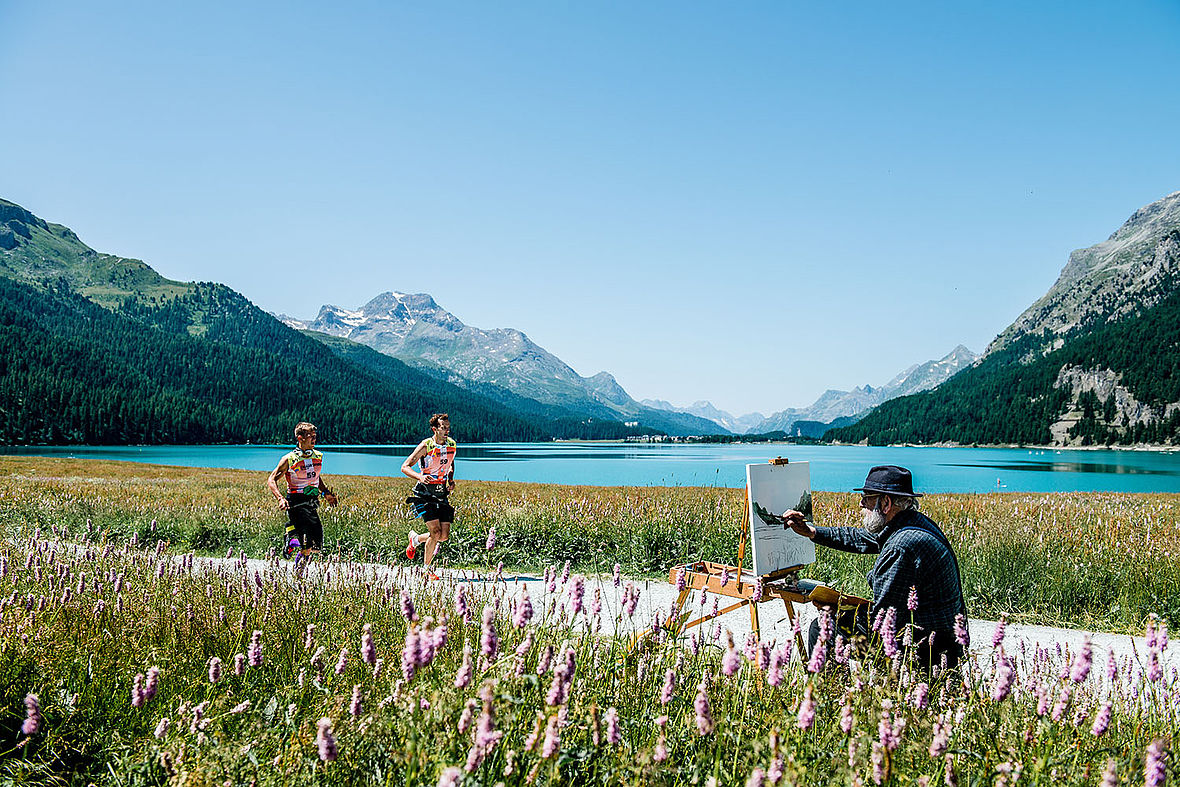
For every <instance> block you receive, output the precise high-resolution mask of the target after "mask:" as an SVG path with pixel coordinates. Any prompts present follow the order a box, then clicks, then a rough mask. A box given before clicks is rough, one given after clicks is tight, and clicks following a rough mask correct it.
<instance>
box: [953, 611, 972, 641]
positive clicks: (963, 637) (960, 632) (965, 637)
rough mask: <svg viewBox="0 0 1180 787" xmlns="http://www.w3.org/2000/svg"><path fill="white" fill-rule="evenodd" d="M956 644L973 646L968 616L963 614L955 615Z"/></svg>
mask: <svg viewBox="0 0 1180 787" xmlns="http://www.w3.org/2000/svg"><path fill="white" fill-rule="evenodd" d="M955 642H957V643H959V644H960V645H962V646H963V647H967V646H968V645H970V644H971V632H970V630H969V629H968V628H967V616H966V615H964V614H962V613H959V614H958V615H955Z"/></svg>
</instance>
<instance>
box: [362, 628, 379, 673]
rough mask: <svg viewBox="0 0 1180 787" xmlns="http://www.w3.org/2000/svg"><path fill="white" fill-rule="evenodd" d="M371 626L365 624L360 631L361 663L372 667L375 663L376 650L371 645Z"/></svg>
mask: <svg viewBox="0 0 1180 787" xmlns="http://www.w3.org/2000/svg"><path fill="white" fill-rule="evenodd" d="M371 626H372V624H369V623H366V624H365V626H364V629H363V630H362V631H361V661H363V662H365V663H366V664H369V665H373V664H376V663H377V648H376V647H375V646H374V645H373V632H372V630H371Z"/></svg>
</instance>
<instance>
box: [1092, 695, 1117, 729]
mask: <svg viewBox="0 0 1180 787" xmlns="http://www.w3.org/2000/svg"><path fill="white" fill-rule="evenodd" d="M1112 710H1113V708H1112V705H1111V702H1110V700H1107V701H1106V702H1104V703H1102V707H1101V708H1099V709H1098V713H1097V714H1096V715H1095V716H1094V726H1093V727H1091V728H1090V734H1091V735H1093V736H1094V737H1095V738H1097V737H1099V736H1101V735H1102V734H1103V733H1105V732H1106V730H1107V728H1108V727H1110V717H1111V713H1112Z"/></svg>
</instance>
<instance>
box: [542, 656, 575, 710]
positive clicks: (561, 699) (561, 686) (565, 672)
mask: <svg viewBox="0 0 1180 787" xmlns="http://www.w3.org/2000/svg"><path fill="white" fill-rule="evenodd" d="M572 682H573V673H572V671H571V670H570V669H569V668H568V667H567V666H566V664H565V662H561V663H560V664H558V665H557V667H556V668H555V669H554V670H553V682H552V683H550V684H549V693H548V694H547V695H546V696H545V703H546V704H547V705H551V706H554V707H556V706H558V705H564V704H565V702H566V700H568V699H569V693H570V684H571V683H572Z"/></svg>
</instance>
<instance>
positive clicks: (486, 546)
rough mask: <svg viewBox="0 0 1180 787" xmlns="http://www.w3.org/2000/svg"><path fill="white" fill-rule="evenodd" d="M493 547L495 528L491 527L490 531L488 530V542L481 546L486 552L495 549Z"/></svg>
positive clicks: (494, 544)
mask: <svg viewBox="0 0 1180 787" xmlns="http://www.w3.org/2000/svg"><path fill="white" fill-rule="evenodd" d="M495 547H496V526H495V525H492V527H491V529H490V530H488V540H487V543H485V544H484V545H483V548H484V549H486V550H487V551H489V552H491V551H492V550H493V549H495Z"/></svg>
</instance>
